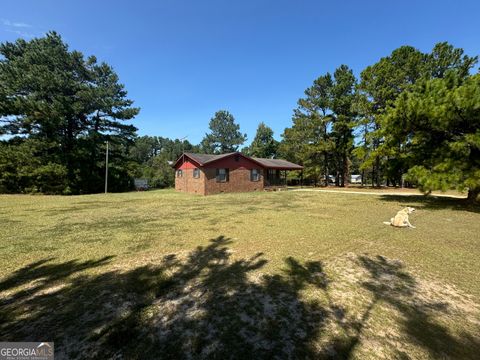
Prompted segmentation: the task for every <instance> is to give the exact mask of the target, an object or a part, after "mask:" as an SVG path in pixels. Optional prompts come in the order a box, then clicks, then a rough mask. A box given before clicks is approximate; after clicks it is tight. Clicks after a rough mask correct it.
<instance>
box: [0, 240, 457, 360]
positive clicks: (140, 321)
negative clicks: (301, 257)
mask: <svg viewBox="0 0 480 360" xmlns="http://www.w3.org/2000/svg"><path fill="white" fill-rule="evenodd" d="M230 243H231V240H230V239H227V238H225V237H223V236H219V237H217V238H215V239H212V240H211V242H210V244H209V245H208V246H199V247H197V248H196V249H195V250H194V251H192V252H191V253H189V254H188V255H187V256H186V257H181V258H180V257H178V256H177V255H175V254H171V255H168V256H165V257H164V258H163V260H162V261H161V262H160V263H159V264H158V265H147V266H141V267H137V268H134V269H125V270H118V269H112V268H106V269H101V270H102V271H98V270H95V271H92V272H91V273H93V274H89V275H87V274H85V273H84V272H85V271H86V270H89V269H96V268H99V267H101V266H107V265H108V263H109V261H110V259H111V258H109V257H105V258H102V259H100V260H97V261H87V262H78V261H69V262H65V263H60V264H55V263H53V261H54V260H53V259H44V260H41V261H38V262H35V263H32V264H30V265H28V266H26V267H25V268H23V269H20V270H18V271H17V272H15V273H13V274H12V275H11V276H9V277H8V278H6V279H4V280H3V281H1V282H0V295H2V297H0V314H1V322H0V338H1V339H2V340H4V341H45V340H48V341H51V340H53V341H55V349H56V357H57V358H60V359H61V358H102V359H105V358H117V357H123V358H128V359H145V358H162V359H165V358H172V359H173V358H175V359H183V358H198V359H207V358H208V359H210V358H222V359H251V358H255V359H272V358H273V359H298V358H302V359H303V358H350V357H352V356H353V354H354V353H355V349H356V347H357V346H358V345H359V344H360V342H361V338H362V333H363V329H364V327H365V324H366V323H367V322H368V321H369V317H370V316H371V311H372V309H373V308H374V307H375V306H377V305H378V304H379V303H380V302H388V303H391V304H392V305H394V306H395V307H397V308H398V309H399V310H400V311H401V312H402V313H404V314H405V323H404V327H405V329H406V331H407V333H408V334H409V336H411V337H412V338H414V339H415V340H416V341H418V342H419V343H420V344H421V345H422V346H425V347H426V348H427V349H429V351H430V352H431V353H432V355H438V354H440V355H441V354H463V353H461V352H459V351H460V350H459V348H458V347H460V346H461V345H464V344H463V343H461V342H459V341H458V340H455V339H453V338H451V337H448V333H447V331H446V330H445V329H444V328H442V327H441V326H439V325H437V324H434V323H433V322H432V321H431V318H430V315H429V313H428V311H427V310H425V311H424V310H423V307H427V308H428V307H429V306H434V305H432V304H430V303H425V304H418V305H409V304H408V303H406V301H405V299H404V298H403V297H404V296H407V297H408V296H413V295H412V294H414V292H415V286H416V285H415V281H414V279H413V278H412V277H411V276H410V275H408V274H407V273H406V272H404V270H403V269H402V267H401V266H399V265H398V264H394V263H391V262H390V261H388V260H387V259H384V258H370V257H367V256H364V257H361V258H359V260H358V264H359V265H360V266H361V267H362V268H364V269H366V272H367V273H368V279H367V280H366V281H365V282H364V283H362V286H363V287H364V288H365V289H367V290H368V291H369V292H371V293H372V295H373V296H372V302H371V303H370V304H368V306H367V310H366V312H365V313H364V314H363V316H362V317H361V319H360V320H358V319H353V318H352V317H351V316H349V314H348V313H347V311H346V310H345V307H343V306H342V304H338V303H336V302H335V300H333V299H332V297H331V296H330V286H331V280H330V279H329V278H328V277H327V275H326V273H325V271H324V266H323V264H322V263H321V262H320V261H308V262H300V261H298V260H296V259H295V258H293V257H289V258H287V259H285V264H284V267H283V270H282V272H281V273H279V274H273V275H265V274H264V275H261V274H259V271H258V270H261V269H262V268H263V267H264V266H265V264H266V263H267V260H266V259H265V258H264V255H263V254H262V253H258V254H255V255H253V256H251V257H249V258H245V259H235V258H234V257H233V255H232V252H231V251H230V249H229V248H228V245H229V244H230ZM306 289H309V290H313V291H314V293H318V294H322V296H321V299H320V298H318V297H316V296H313V297H308V298H305V297H304V296H303V291H304V290H306ZM440 310H441V311H444V310H445V309H443V308H440ZM329 322H334V323H338V324H339V325H340V326H341V328H342V329H343V330H344V334H342V336H341V337H340V336H336V335H335V334H331V333H328V330H327V327H326V326H327V324H328V323H329ZM417 326H420V329H422V330H421V331H420V330H418V332H419V333H418V334H417V332H416V331H417ZM439 335H440V336H441V337H440V340H443V341H445V342H446V344H447V345H445V346H452V350H448V349H445V348H444V347H443V346H442V345H441V344H437V340H432V338H433V339H435V337H436V336H439ZM324 337H328V339H329V340H328V343H327V344H326V345H324V346H320V345H319V339H320V340H321V339H322V338H324ZM440 340H438V341H440ZM432 341H434V342H433V343H432ZM449 351H450V352H449Z"/></svg>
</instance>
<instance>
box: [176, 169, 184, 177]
mask: <svg viewBox="0 0 480 360" xmlns="http://www.w3.org/2000/svg"><path fill="white" fill-rule="evenodd" d="M182 176H183V170H180V169H178V170H177V177H182Z"/></svg>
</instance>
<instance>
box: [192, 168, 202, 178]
mask: <svg viewBox="0 0 480 360" xmlns="http://www.w3.org/2000/svg"><path fill="white" fill-rule="evenodd" d="M193 177H194V178H195V179H198V178H199V177H200V169H199V168H195V169H193Z"/></svg>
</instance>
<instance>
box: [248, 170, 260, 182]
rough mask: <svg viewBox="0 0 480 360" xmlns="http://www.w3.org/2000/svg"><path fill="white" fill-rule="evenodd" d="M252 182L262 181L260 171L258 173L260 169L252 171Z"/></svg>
mask: <svg viewBox="0 0 480 360" xmlns="http://www.w3.org/2000/svg"><path fill="white" fill-rule="evenodd" d="M250 180H251V181H259V180H260V171H258V169H252V170H250Z"/></svg>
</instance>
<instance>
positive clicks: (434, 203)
mask: <svg viewBox="0 0 480 360" xmlns="http://www.w3.org/2000/svg"><path fill="white" fill-rule="evenodd" d="M380 199H381V200H383V201H387V202H395V203H400V204H402V206H414V207H415V208H418V209H428V210H444V209H449V210H456V211H469V212H475V213H480V205H478V204H471V203H469V202H468V201H467V200H466V199H456V198H447V197H435V196H434V195H432V196H429V195H408V196H405V195H381V196H380Z"/></svg>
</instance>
